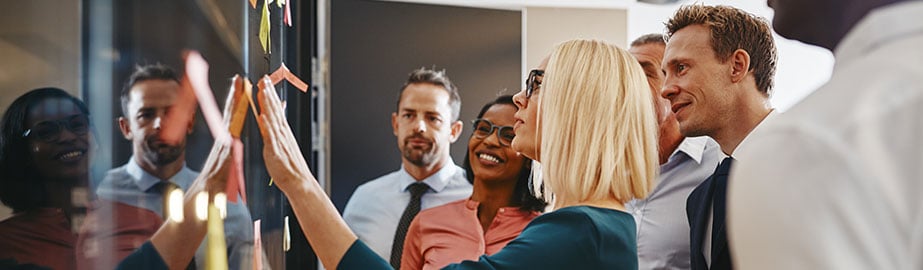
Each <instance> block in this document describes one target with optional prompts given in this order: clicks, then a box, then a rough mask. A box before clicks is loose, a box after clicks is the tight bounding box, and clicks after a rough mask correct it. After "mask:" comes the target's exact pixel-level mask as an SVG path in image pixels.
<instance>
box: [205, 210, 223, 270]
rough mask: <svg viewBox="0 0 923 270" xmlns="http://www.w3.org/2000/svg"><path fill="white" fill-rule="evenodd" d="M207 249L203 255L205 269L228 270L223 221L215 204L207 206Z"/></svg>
mask: <svg viewBox="0 0 923 270" xmlns="http://www.w3.org/2000/svg"><path fill="white" fill-rule="evenodd" d="M207 235H208V239H207V240H208V247H207V249H208V250H207V251H206V254H205V269H209V270H226V269H228V254H227V249H228V247H227V244H225V242H224V221H223V220H221V213H219V210H218V207H216V206H215V204H210V205H209V206H208V233H207Z"/></svg>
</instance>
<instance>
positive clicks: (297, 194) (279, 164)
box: [257, 78, 357, 269]
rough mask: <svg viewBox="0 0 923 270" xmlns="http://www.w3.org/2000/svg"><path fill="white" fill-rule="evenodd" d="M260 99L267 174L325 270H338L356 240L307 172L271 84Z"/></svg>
mask: <svg viewBox="0 0 923 270" xmlns="http://www.w3.org/2000/svg"><path fill="white" fill-rule="evenodd" d="M264 79H265V78H264ZM257 97H258V98H259V103H260V108H261V110H262V112H260V115H259V119H260V121H257V122H258V123H259V126H260V133H261V135H262V136H263V159H264V160H265V162H266V170H267V171H269V175H270V176H271V177H272V179H273V182H274V183H276V185H278V187H279V189H281V190H282V192H283V193H285V196H286V197H288V198H289V201H290V203H291V204H292V209H293V210H294V212H295V216H297V217H298V223H299V225H300V226H301V230H302V231H304V234H305V236H306V237H307V238H308V242H310V244H311V246H313V247H323V248H315V250H314V251H315V252H317V257H318V258H320V260H321V262H322V263H323V264H324V267H326V268H327V269H336V268H337V265H339V263H340V260H341V259H342V258H343V254H345V253H346V250H347V249H349V247H350V245H352V244H353V242H355V241H356V239H357V237H356V235H355V234H354V233H353V232H352V231H350V230H349V227H347V226H346V222H345V221H343V219H342V218H341V217H340V214H339V212H337V210H336V208H335V207H334V206H333V203H332V202H330V198H328V197H327V194H326V193H324V190H323V188H321V186H320V184H318V183H317V180H316V179H315V178H314V175H313V174H312V173H311V171H310V170H309V169H308V165H307V162H305V160H304V156H303V155H302V153H301V150H300V148H299V147H298V142H296V141H295V137H294V136H293V135H292V130H291V128H290V127H289V125H288V122H286V120H285V114H284V111H283V109H282V102H281V101H280V100H279V97H278V95H277V94H276V92H275V88H274V87H272V83H266V87H265V88H264V89H263V90H261V91H260V92H259V93H257Z"/></svg>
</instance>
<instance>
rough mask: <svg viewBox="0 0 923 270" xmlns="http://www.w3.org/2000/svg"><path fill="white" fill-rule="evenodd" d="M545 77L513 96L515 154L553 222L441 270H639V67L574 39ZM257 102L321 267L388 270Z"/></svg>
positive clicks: (625, 56)
mask: <svg viewBox="0 0 923 270" xmlns="http://www.w3.org/2000/svg"><path fill="white" fill-rule="evenodd" d="M543 68H544V65H542V66H540V67H539V69H538V70H536V71H533V72H532V74H531V75H530V76H529V78H530V79H529V83H528V85H527V87H526V89H524V90H523V91H521V92H520V93H519V94H517V95H516V96H515V97H514V100H515V102H516V106H517V107H518V111H517V112H516V114H515V117H516V119H517V121H516V124H515V126H514V128H515V133H516V136H515V139H514V140H513V142H512V146H513V149H515V150H516V151H519V152H520V153H522V154H523V155H525V156H526V157H529V158H531V159H533V160H537V161H540V162H541V163H542V164H543V167H542V174H543V175H544V179H545V180H544V184H543V186H544V187H545V192H544V193H543V194H545V195H546V196H545V197H550V198H551V199H552V202H553V206H554V211H552V212H549V213H547V214H544V215H542V216H539V217H537V218H535V219H534V220H533V221H532V222H531V223H529V225H528V226H527V227H526V228H525V229H524V230H523V231H522V233H521V234H520V235H519V237H517V238H516V239H514V240H513V241H511V242H510V243H509V244H508V245H507V246H506V247H504V248H503V249H502V250H500V251H499V252H497V253H496V254H493V255H490V256H481V257H480V258H479V260H478V261H465V262H462V263H460V264H453V265H449V266H447V267H446V268H445V269H632V270H634V269H637V268H638V259H637V252H636V246H635V223H634V218H633V217H632V216H631V215H630V214H628V213H626V212H625V206H624V204H625V203H626V202H628V201H630V200H632V199H634V198H644V197H645V196H646V195H647V193H648V190H649V189H650V187H651V184H652V183H651V182H652V179H654V178H655V177H656V171H657V164H658V162H657V148H656V137H655V135H654V134H655V133H654V132H655V125H656V124H655V122H654V110H653V105H652V104H651V102H650V101H651V92H650V90H649V88H648V85H647V82H646V81H645V79H644V75H643V73H642V71H641V67H640V66H639V65H638V63H637V61H635V60H634V58H632V57H631V55H630V54H629V53H628V52H626V51H625V50H622V49H620V48H618V47H615V46H613V45H609V44H606V43H603V42H600V41H590V40H572V41H567V42H564V43H562V44H560V45H558V46H557V47H556V48H555V50H554V52H553V53H552V54H551V56H550V58H549V60H548V64H547V69H546V70H544V71H542V69H543ZM543 79H544V80H543ZM543 83H544V84H543ZM258 95H259V100H260V106H261V108H262V110H261V114H260V116H259V117H260V121H257V122H258V123H259V125H260V131H261V133H262V137H263V142H264V148H263V158H264V159H265V160H266V168H267V170H268V171H269V174H270V176H272V178H273V180H274V181H275V183H276V184H277V185H278V187H279V188H280V189H281V190H282V191H283V192H284V193H285V195H286V196H287V197H288V198H289V199H290V201H291V204H292V208H293V209H294V211H295V215H297V216H298V220H299V221H300V225H301V229H302V230H303V231H304V232H305V235H306V236H307V238H308V241H309V242H310V243H311V246H312V247H313V248H314V250H315V251H316V252H317V255H318V257H319V258H320V260H321V262H322V263H323V264H324V266H326V267H327V268H329V269H390V268H391V266H390V265H389V264H388V262H386V261H385V260H383V259H382V258H381V257H379V256H378V255H376V254H375V253H374V252H372V251H371V250H370V249H369V248H368V247H367V246H365V244H363V243H362V242H361V241H358V240H357V238H356V235H355V234H354V233H353V232H351V231H350V230H349V227H347V226H346V223H345V222H344V221H343V219H342V218H340V215H339V213H338V212H337V210H336V208H334V206H333V203H331V202H330V199H329V198H328V197H327V195H326V194H325V193H324V190H323V188H321V186H320V185H319V184H318V183H317V181H315V178H314V176H313V175H312V174H311V172H310V170H308V166H307V163H306V162H305V160H304V157H303V155H302V153H301V150H300V148H299V147H298V144H297V142H296V141H295V138H294V136H292V132H291V128H289V126H288V124H287V123H286V120H285V116H284V113H283V110H282V103H281V101H280V100H279V98H278V97H277V95H276V94H275V93H274V92H273V90H270V89H267V90H264V91H261V92H260V93H259V94H258ZM147 254H150V253H147ZM153 254H157V253H156V252H153ZM157 260H160V258H159V257H156V258H154V259H153V261H157Z"/></svg>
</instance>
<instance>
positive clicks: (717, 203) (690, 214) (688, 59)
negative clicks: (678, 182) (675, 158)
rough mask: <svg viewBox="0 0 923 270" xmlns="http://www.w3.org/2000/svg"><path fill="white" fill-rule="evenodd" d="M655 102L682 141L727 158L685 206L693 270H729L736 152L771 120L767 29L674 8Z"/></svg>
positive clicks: (741, 18) (772, 51) (736, 15)
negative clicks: (710, 147)
mask: <svg viewBox="0 0 923 270" xmlns="http://www.w3.org/2000/svg"><path fill="white" fill-rule="evenodd" d="M667 31H668V36H669V40H668V42H667V47H666V51H665V52H664V59H663V63H662V65H661V67H662V69H663V72H664V74H665V75H666V77H665V79H664V86H663V89H662V92H661V95H662V96H663V97H664V98H666V99H668V100H670V105H671V109H672V110H673V113H674V114H675V115H676V119H677V120H678V121H679V129H680V132H681V133H683V135H684V136H686V137H694V136H710V137H712V138H713V139H715V141H717V142H718V144H719V145H720V146H721V151H722V152H724V155H725V156H726V158H725V159H724V160H723V161H722V162H721V163H720V165H718V168H717V169H716V170H715V173H714V174H712V175H711V176H710V177H709V178H708V179H706V180H705V181H704V182H702V184H699V185H698V186H697V187H696V188H695V190H693V192H692V194H690V195H689V198H688V199H687V201H686V214H687V219H688V221H689V226H690V255H691V258H690V260H691V263H692V269H733V265H734V264H733V262H732V261H731V254H730V250H729V249H728V242H727V238H726V235H727V233H726V232H725V230H726V228H725V226H724V212H725V191H726V190H727V181H728V179H727V178H728V177H727V175H728V171H729V170H730V167H731V165H732V163H733V162H734V159H733V154H734V151H735V150H736V149H739V148H742V147H746V138H747V137H748V135H749V134H751V132H754V131H755V129H756V128H757V127H758V126H759V125H760V124H761V123H764V122H766V121H765V120H767V119H769V118H771V117H772V115H773V113H772V108H771V107H770V105H769V95H770V93H771V90H772V81H773V74H774V73H775V63H776V48H775V44H774V42H773V39H772V34H771V30H770V28H769V25H768V24H767V23H766V21H765V20H764V19H762V18H759V17H756V16H754V15H752V14H749V13H747V12H744V11H742V10H739V9H736V8H732V7H727V6H705V5H690V6H684V7H681V8H680V9H679V10H678V11H677V12H676V14H674V16H673V17H672V18H671V19H670V20H669V21H668V22H667Z"/></svg>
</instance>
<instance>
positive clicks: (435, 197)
mask: <svg viewBox="0 0 923 270" xmlns="http://www.w3.org/2000/svg"><path fill="white" fill-rule="evenodd" d="M416 182H417V181H416V180H415V179H414V178H413V176H410V174H409V173H407V171H406V170H405V169H404V167H403V166H401V169H400V170H397V171H395V172H392V173H389V174H386V175H384V176H381V177H379V178H377V179H374V180H372V181H369V182H367V183H365V184H362V185H361V186H359V187H358V188H356V191H355V192H353V195H352V197H350V198H349V202H347V203H346V208H345V209H343V219H344V220H346V224H347V225H349V228H350V229H352V231H353V232H354V233H356V236H358V237H359V240H362V242H363V243H365V244H366V245H367V246H368V247H369V248H371V249H372V251H375V253H378V255H380V256H381V257H382V258H384V259H385V260H386V261H387V260H388V259H389V258H391V244H392V243H393V242H394V232H395V231H396V230H397V223H398V222H400V220H401V215H402V214H403V213H404V208H407V204H408V203H410V191H409V190H407V187H409V186H410V185H411V184H413V183H416ZM422 182H424V183H426V184H427V185H429V188H430V189H429V190H428V191H427V192H426V193H424V194H423V197H422V198H421V199H420V204H421V209H420V210H423V209H427V208H430V207H435V206H440V205H443V204H446V203H450V202H454V201H457V200H461V199H466V198H468V197H470V196H471V188H472V187H471V183H468V179H466V178H465V170H464V169H462V168H460V167H458V166H456V165H455V163H454V162H453V161H452V160H451V159H450V160H449V162H448V163H447V164H446V166H443V167H442V169H440V170H439V171H438V172H436V173H435V174H433V175H431V176H430V177H427V178H426V179H423V180H422Z"/></svg>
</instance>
